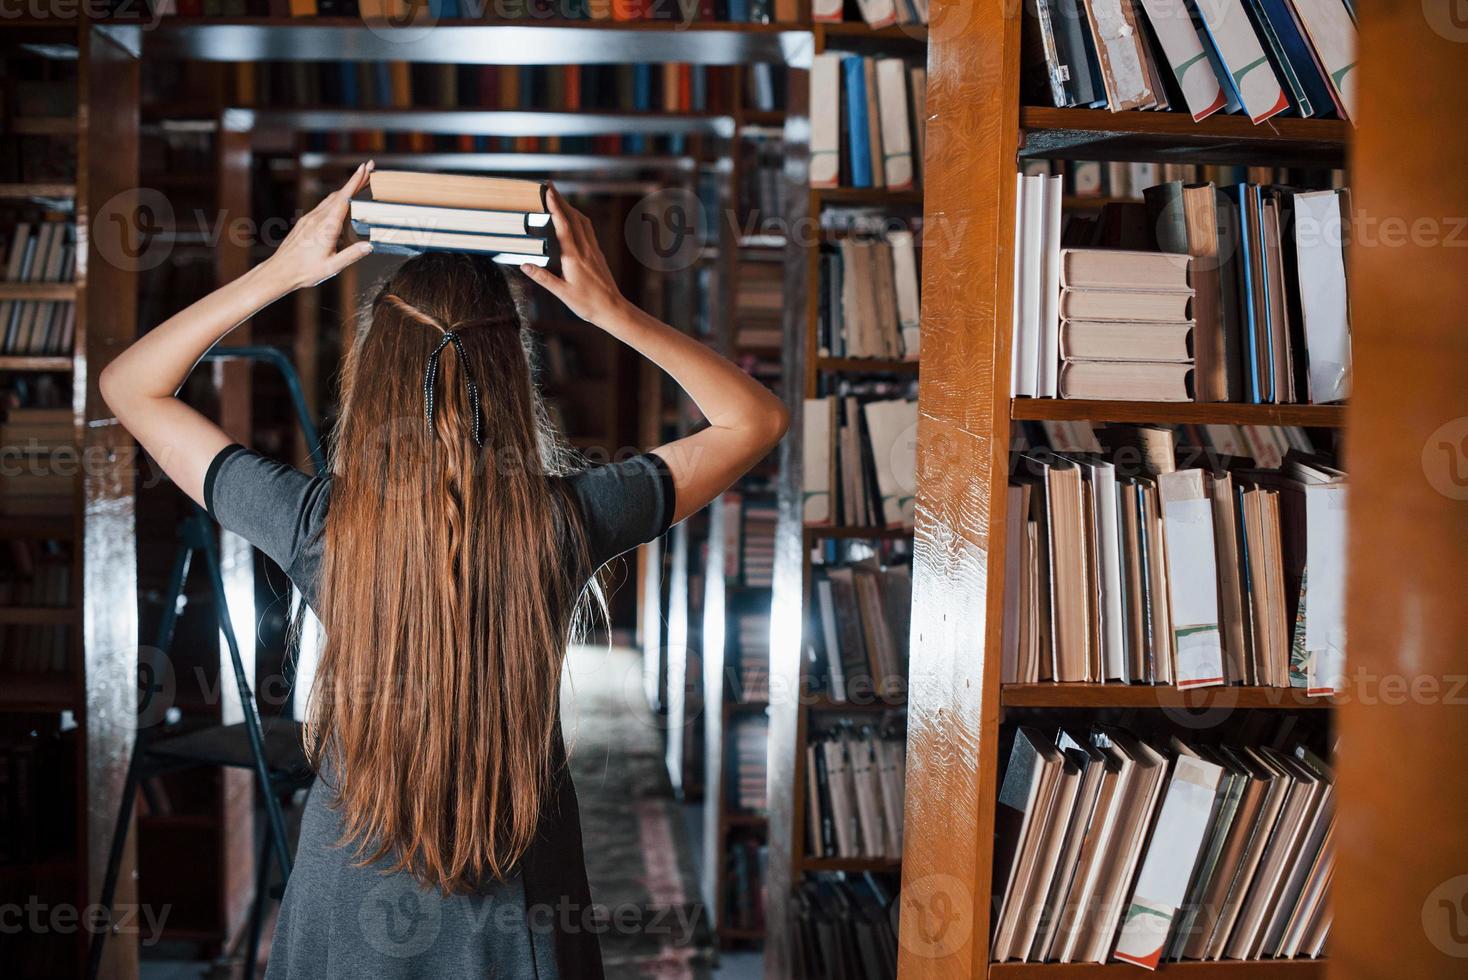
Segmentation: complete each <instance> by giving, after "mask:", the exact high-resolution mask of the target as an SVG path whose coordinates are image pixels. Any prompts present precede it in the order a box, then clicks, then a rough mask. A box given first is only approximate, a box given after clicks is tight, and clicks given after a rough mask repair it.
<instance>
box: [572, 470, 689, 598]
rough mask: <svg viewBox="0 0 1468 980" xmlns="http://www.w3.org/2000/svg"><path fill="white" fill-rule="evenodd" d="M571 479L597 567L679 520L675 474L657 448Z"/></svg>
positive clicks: (587, 541) (579, 474) (592, 565)
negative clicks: (675, 518) (675, 517)
mask: <svg viewBox="0 0 1468 980" xmlns="http://www.w3.org/2000/svg"><path fill="white" fill-rule="evenodd" d="M570 483H571V489H572V492H573V494H574V495H575V497H576V499H577V502H578V503H580V505H581V512H582V515H583V517H584V518H585V526H586V543H587V550H588V552H589V553H590V557H591V567H592V568H593V569H597V568H600V567H601V566H602V565H603V564H605V563H606V562H608V561H610V560H611V559H613V558H615V557H617V556H618V555H620V554H622V553H623V552H626V551H630V550H631V549H633V548H635V547H637V546H638V545H640V544H645V543H647V542H648V541H651V540H652V539H653V538H656V537H658V536H659V535H661V534H663V533H664V532H666V531H667V530H668V528H669V527H671V526H672V524H673V512H674V507H675V503H676V500H675V491H674V489H673V474H672V472H671V471H670V470H669V469H668V464H667V462H666V461H664V460H663V458H662V457H661V456H658V455H657V454H656V453H643V454H642V455H640V456H633V457H632V458H631V459H627V460H623V461H622V462H619V463H608V464H607V465H605V466H597V467H594V468H592V469H589V470H583V471H582V472H580V473H576V474H574V475H573V476H571V477H570Z"/></svg>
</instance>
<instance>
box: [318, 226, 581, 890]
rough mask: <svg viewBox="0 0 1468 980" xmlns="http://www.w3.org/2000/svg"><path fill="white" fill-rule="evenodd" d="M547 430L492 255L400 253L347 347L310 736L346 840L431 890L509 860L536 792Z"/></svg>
mask: <svg viewBox="0 0 1468 980" xmlns="http://www.w3.org/2000/svg"><path fill="white" fill-rule="evenodd" d="M450 332H452V334H453V337H454V338H456V342H451V343H449V344H447V345H444V346H442V349H441V350H440V351H439V353H438V355H437V359H438V366H437V371H436V378H434V379H433V382H432V384H431V385H425V377H426V376H428V372H427V369H428V367H429V361H430V358H431V357H432V356H434V355H433V352H434V350H435V349H436V348H439V347H440V345H441V344H442V342H443V341H444V340H445V338H446V334H448V333H450ZM466 369H467V372H468V378H466V377H465V371H466ZM470 381H472V382H473V384H474V385H475V386H477V389H478V398H479V405H478V407H479V412H478V420H477V425H478V427H477V428H476V419H475V412H474V402H473V400H472V399H471V393H470V387H469V384H468V383H467V382H470ZM427 398H432V400H433V418H432V428H431V429H430V427H429V424H428V421H427V420H426V419H425V402H426V399H427ZM546 431H547V427H546V426H545V425H544V413H543V412H542V411H541V409H540V404H539V400H538V398H537V395H536V392H535V388H534V385H533V383H532V379H531V372H530V362H529V354H528V346H527V342H526V331H525V328H524V325H523V323H522V319H521V317H520V315H519V312H518V310H517V309H516V306H515V303H514V300H513V298H512V295H511V293H510V289H509V286H508V284H507V283H506V281H505V275H504V273H503V272H502V271H501V268H500V267H499V266H498V265H496V264H495V263H493V262H491V261H489V260H487V259H485V258H482V257H476V256H470V255H463V254H448V253H427V254H424V255H420V256H417V257H415V258H413V259H410V260H409V261H408V262H406V263H404V264H403V265H402V266H401V267H400V268H399V269H398V271H397V272H396V273H395V274H394V275H393V276H392V277H391V278H390V279H389V280H388V281H387V282H385V283H384V284H383V286H382V287H381V289H380V290H379V292H378V293H377V295H376V297H375V299H374V300H373V302H372V305H371V308H370V310H369V315H368V316H367V317H364V323H363V325H362V326H361V328H359V330H358V335H357V338H356V341H355V343H354V344H353V346H352V348H351V350H350V352H349V353H348V355H347V357H346V363H345V367H344V373H343V379H342V411H341V417H340V420H339V422H338V426H337V433H336V438H335V443H334V449H333V461H332V471H333V475H334V479H333V483H332V489H331V505H330V509H329V512H328V517H327V520H326V531H325V534H326V538H325V548H324V550H325V556H324V568H323V575H322V580H321V588H320V595H321V601H320V613H321V620H322V624H323V626H324V627H325V632H326V639H325V646H324V648H323V652H322V656H321V661H320V664H319V667H318V671H317V681H316V687H315V690H314V693H313V698H312V703H311V706H310V710H309V721H308V728H307V732H308V739H307V740H308V744H309V747H310V749H311V751H312V754H313V760H314V761H316V763H317V765H318V767H320V766H321V765H322V763H323V762H325V761H326V760H327V759H328V758H329V762H330V764H329V766H328V767H327V768H328V770H329V771H330V772H331V773H332V774H333V775H334V777H335V785H334V787H333V788H334V789H335V791H336V801H335V805H336V806H337V807H338V809H339V810H340V812H341V814H342V819H343V827H344V834H343V841H342V843H343V844H346V843H348V842H350V843H352V844H354V845H355V847H356V849H357V858H358V860H359V861H361V862H362V863H364V864H365V863H368V862H373V861H377V860H380V859H383V858H389V859H391V861H392V862H393V863H392V868H393V870H406V871H408V872H410V873H411V874H412V875H413V876H414V877H415V878H416V879H418V880H419V881H420V882H421V883H423V884H424V885H425V886H437V887H438V888H440V889H441V890H443V891H444V892H463V891H468V890H472V889H473V888H474V887H475V885H476V884H479V883H481V882H483V881H484V880H485V878H486V876H488V877H492V878H501V877H503V876H505V875H506V874H507V873H508V872H509V871H510V870H511V869H512V867H513V866H514V864H515V862H516V861H517V860H518V859H519V858H520V856H521V855H522V854H523V853H524V852H525V850H526V848H527V847H528V846H529V845H530V843H531V841H532V840H533V839H534V836H535V833H536V828H537V825H538V822H539V819H540V816H541V810H542V807H543V806H544V805H545V804H546V802H547V792H548V789H549V785H550V777H551V775H552V772H551V767H552V753H553V745H554V743H555V739H556V735H557V733H556V726H557V724H558V713H557V699H558V697H559V692H560V677H561V666H562V661H563V659H564V656H565V649H566V644H567V643H568V642H569V639H570V635H571V633H572V632H573V627H574V625H575V621H576V620H577V619H578V607H579V606H580V603H578V597H579V596H580V595H581V594H582V588H581V585H582V583H581V582H580V581H578V580H577V578H578V576H576V575H575V574H573V572H574V571H575V570H578V569H579V570H580V571H581V572H583V573H584V572H585V571H586V570H585V568H584V561H583V560H580V559H584V553H585V552H584V537H583V534H582V529H581V525H580V512H579V510H578V509H577V508H576V507H575V506H574V505H572V504H571V503H570V501H569V500H568V498H567V496H566V490H565V487H564V483H563V481H559V480H555V479H553V477H554V475H555V472H556V471H557V470H559V469H560V467H561V465H562V461H561V460H560V459H559V458H557V457H556V456H555V454H554V452H553V447H552V445H551V443H550V441H549V440H548V439H547V437H546V434H545V433H546ZM476 437H477V438H478V439H480V440H482V446H481V445H479V444H477V443H476Z"/></svg>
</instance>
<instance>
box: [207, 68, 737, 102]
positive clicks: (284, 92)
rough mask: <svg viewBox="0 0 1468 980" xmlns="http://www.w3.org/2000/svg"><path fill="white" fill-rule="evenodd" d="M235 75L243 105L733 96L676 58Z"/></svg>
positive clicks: (295, 70)
mask: <svg viewBox="0 0 1468 980" xmlns="http://www.w3.org/2000/svg"><path fill="white" fill-rule="evenodd" d="M235 79H236V84H235V94H236V97H237V99H238V101H239V102H240V104H242V105H246V106H280V107H287V106H305V107H310V108H320V107H323V106H332V107H341V108H347V109H373V108H380V109H412V108H442V109H463V110H473V109H564V110H578V109H579V110H594V109H608V110H625V111H650V110H654V109H660V110H663V111H665V112H700V111H703V110H704V109H707V108H708V107H709V106H710V105H723V104H731V102H732V92H728V91H726V90H721V88H720V86H721V85H724V84H725V83H724V82H722V81H721V80H717V79H719V76H718V75H717V73H715V74H714V75H713V76H712V78H711V75H710V71H709V69H708V68H707V67H705V66H703V65H690V64H675V63H668V64H632V65H593V64H587V65H459V64H419V63H410V62H406V61H376V62H369V61H326V62H307V61H263V62H259V63H244V64H241V65H239V66H237V68H236V76H235ZM711 85H712V87H713V89H714V91H713V92H710V86H711ZM711 100H712V101H711Z"/></svg>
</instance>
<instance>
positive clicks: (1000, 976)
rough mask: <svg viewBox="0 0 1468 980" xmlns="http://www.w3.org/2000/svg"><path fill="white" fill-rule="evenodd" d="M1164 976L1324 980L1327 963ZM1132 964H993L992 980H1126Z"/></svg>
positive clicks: (1175, 969) (1173, 970) (1249, 964)
mask: <svg viewBox="0 0 1468 980" xmlns="http://www.w3.org/2000/svg"><path fill="white" fill-rule="evenodd" d="M1161 971H1162V973H1163V975H1164V976H1166V975H1172V976H1177V977H1182V978H1185V980H1324V977H1325V961H1324V960H1220V961H1219V962H1217V963H1193V962H1187V963H1165V964H1163V965H1162V967H1161ZM1136 975H1137V968H1136V967H1135V966H1132V965H1131V964H1130V963H1106V964H1100V963H990V964H989V977H990V980H1126V978H1128V977H1135V976H1136Z"/></svg>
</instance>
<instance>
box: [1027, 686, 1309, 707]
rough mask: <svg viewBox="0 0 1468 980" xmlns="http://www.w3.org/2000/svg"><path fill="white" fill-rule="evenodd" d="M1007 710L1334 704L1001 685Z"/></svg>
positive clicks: (1204, 691) (1205, 691)
mask: <svg viewBox="0 0 1468 980" xmlns="http://www.w3.org/2000/svg"><path fill="white" fill-rule="evenodd" d="M1000 693H1001V700H1002V702H1003V704H1004V706H1005V707H1007V708H1162V709H1169V708H1177V709H1185V710H1192V709H1208V708H1331V707H1334V706H1335V703H1336V699H1334V698H1328V697H1319V698H1312V697H1306V695H1305V692H1304V691H1303V690H1301V689H1300V688H1294V687H1202V688H1195V689H1193V690H1190V691H1180V690H1178V689H1177V688H1175V687H1156V686H1147V685H1139V684H1006V685H1004V687H1003V688H1002V689H1001V692H1000Z"/></svg>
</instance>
